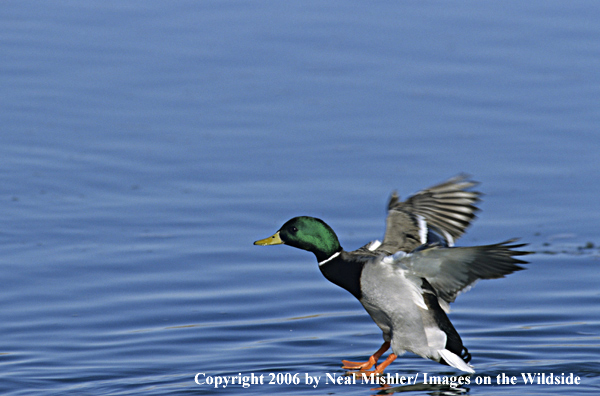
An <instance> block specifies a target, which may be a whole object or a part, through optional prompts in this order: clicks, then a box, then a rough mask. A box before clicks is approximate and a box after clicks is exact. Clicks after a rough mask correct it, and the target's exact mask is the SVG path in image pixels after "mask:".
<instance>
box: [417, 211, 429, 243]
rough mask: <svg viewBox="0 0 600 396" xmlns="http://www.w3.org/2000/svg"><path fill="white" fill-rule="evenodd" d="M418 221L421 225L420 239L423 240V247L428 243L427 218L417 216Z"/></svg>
mask: <svg viewBox="0 0 600 396" xmlns="http://www.w3.org/2000/svg"><path fill="white" fill-rule="evenodd" d="M417 221H418V223H419V238H420V239H421V245H422V244H424V243H426V242H427V222H426V221H425V217H423V216H421V215H417Z"/></svg>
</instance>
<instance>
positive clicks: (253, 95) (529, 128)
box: [0, 1, 600, 396]
mask: <svg viewBox="0 0 600 396" xmlns="http://www.w3.org/2000/svg"><path fill="white" fill-rule="evenodd" d="M598 12H600V4H599V3H597V2H594V1H577V2H569V3H564V2H558V1H529V2H485V3H473V2H442V1H433V2H420V1H405V2H375V3H364V2H354V1H348V2H341V3H324V2H316V1H308V2H297V3H294V2H276V1H255V2H240V1H203V2H195V1H175V2H159V1H144V2H128V1H103V2H78V1H55V2H29V1H5V2H3V3H2V7H1V8H0V53H1V54H2V56H1V57H0V91H1V94H0V128H1V129H0V158H1V159H2V160H1V162H0V186H1V188H0V224H1V227H0V306H1V307H2V309H1V310H0V393H1V394H3V395H11V396H15V395H31V394H35V395H134V394H135V395H139V394H144V395H146V394H148V395H180V394H268V393H285V394H311V395H312V394H324V393H326V394H332V393H334V394H356V395H370V394H374V393H377V392H379V391H373V390H371V388H373V386H369V385H364V384H356V385H335V384H331V383H329V384H326V383H325V382H324V381H325V380H326V375H327V374H330V375H336V376H340V375H343V374H344V370H342V369H341V359H350V360H362V359H366V358H367V356H369V355H370V354H371V353H373V352H374V351H375V350H376V349H377V348H378V346H379V345H380V342H381V334H380V331H379V329H378V328H377V327H376V326H375V325H374V324H373V323H372V321H371V319H370V318H369V317H368V315H367V314H366V313H365V312H364V311H363V309H362V307H361V306H360V304H359V303H358V302H357V301H355V300H354V299H353V297H352V296H350V295H349V294H348V293H347V292H345V291H344V290H341V289H339V288H337V287H336V286H334V285H332V284H330V283H328V282H327V281H326V280H325V279H324V278H323V277H322V275H321V274H320V273H319V271H318V269H317V264H316V263H315V261H314V258H313V257H312V255H310V254H308V253H306V252H303V251H300V250H296V249H291V248H289V247H284V246H278V247H269V248H261V247H256V246H253V245H252V242H253V241H254V240H256V239H259V238H264V237H266V236H269V235H271V234H272V233H273V232H274V231H276V230H277V229H278V227H279V226H280V225H281V224H282V223H283V222H284V221H286V220H287V219H289V218H290V217H293V216H296V215H300V214H306V215H312V216H317V217H320V218H323V219H324V220H325V221H327V222H328V223H329V224H330V225H331V226H332V227H333V228H334V229H335V230H336V231H337V233H338V236H339V238H340V240H341V242H342V245H343V246H344V247H345V248H346V249H354V248H357V247H359V246H362V245H363V244H364V243H366V242H368V241H370V240H372V239H376V238H381V236H382V233H383V228H384V218H385V205H386V203H387V199H388V197H389V194H390V193H391V191H392V190H394V189H397V190H398V192H399V193H400V194H401V196H403V197H406V196H407V195H408V194H410V193H414V192H416V191H418V190H419V189H421V188H425V187H428V186H430V185H432V184H434V183H437V182H440V181H442V180H445V179H446V178H448V177H451V176H453V175H455V174H457V173H460V172H468V173H470V174H472V175H473V177H474V178H475V179H476V180H479V181H481V182H482V184H481V185H480V186H479V189H480V190H481V191H483V192H484V193H485V194H486V195H485V196H484V201H483V202H482V204H481V208H482V212H481V213H480V214H479V219H478V220H477V221H476V223H475V224H474V225H473V227H471V228H470V229H469V232H468V233H467V234H466V235H465V237H464V238H463V239H461V240H460V241H459V244H460V245H474V244H483V243H493V242H499V241H502V240H505V239H507V238H511V237H521V240H522V241H523V242H526V243H529V244H530V245H529V247H528V249H529V250H532V251H535V252H536V254H534V255H531V256H529V259H530V261H531V263H530V264H529V265H528V266H527V267H528V269H527V270H526V271H521V272H519V273H516V274H513V275H510V276H509V277H508V278H506V279H500V280H494V281H482V282H480V283H478V284H477V285H476V286H475V287H474V288H473V289H472V290H471V291H470V292H469V293H465V294H463V295H461V296H460V297H459V298H458V300H457V302H456V303H455V304H454V305H453V312H452V314H451V315H450V318H451V320H452V321H453V323H454V325H455V327H456V328H457V329H458V331H459V332H460V334H461V336H462V338H463V341H464V342H465V345H466V346H467V347H468V348H469V351H470V352H471V353H472V355H473V361H472V363H473V365H474V366H475V368H476V370H477V373H476V374H475V375H474V376H471V379H472V383H471V384H470V385H469V386H466V387H465V386H463V391H468V392H469V393H470V394H474V395H477V394H481V395H483V394H485V395H503V394H506V395H509V394H510V395H513V394H528V395H546V394H561V395H562V394H571V395H575V394H581V395H596V394H597V393H598V391H599V390H600V379H599V375H600V363H599V362H598V356H599V355H598V352H599V348H600V317H599V310H598V306H599V303H600V292H599V289H598V284H600V267H599V265H600V261H599V258H600V232H599V231H598V224H599V223H600V211H599V210H598V196H599V195H600V183H599V180H600V160H599V159H598V157H599V154H600V133H598V130H597V129H598V125H600V110H599V108H598V103H600V73H598V70H599V69H600V56H599V55H598V54H600V25H599V24H598V23H597V18H596V16H597V15H598ZM388 371H389V372H390V373H393V374H395V373H399V374H402V375H415V374H418V375H419V380H420V381H419V382H422V379H423V374H424V373H428V374H429V375H437V376H452V375H457V374H459V373H458V372H456V371H453V370H451V369H449V368H448V367H446V366H441V365H439V364H437V363H435V362H431V361H427V360H423V359H421V358H419V357H416V356H414V355H411V354H406V355H405V356H403V357H401V358H399V359H398V360H397V361H396V362H394V363H393V364H392V365H391V366H390V368H389V369H388ZM198 373H204V374H205V376H211V377H219V376H221V377H222V376H232V375H234V376H235V375H238V373H241V374H242V376H246V375H251V374H255V375H256V376H260V375H264V379H265V384H263V385H252V386H250V387H248V388H243V387H242V386H239V385H234V386H228V387H227V388H223V387H220V388H218V389H215V388H214V387H213V386H210V385H207V384H204V385H198V384H196V383H195V382H194V377H195V376H196V374H198ZM270 373H273V374H274V376H275V379H277V377H276V374H277V373H279V374H280V377H279V378H281V379H285V378H288V379H289V378H293V376H294V375H295V374H299V378H301V379H302V382H301V383H300V384H297V385H277V384H271V385H269V384H267V383H266V382H268V380H270V379H271V377H270V376H269V374H270ZM502 373H504V374H505V375H507V376H509V377H511V376H516V377H518V383H517V384H516V385H496V386H493V385H477V384H475V383H474V382H475V378H476V377H477V376H479V377H480V378H482V379H485V378H489V379H491V380H492V381H493V384H495V381H496V376H497V375H500V374H502ZM521 373H544V374H546V375H548V374H550V373H554V375H560V374H561V373H565V375H568V374H570V373H573V374H574V375H575V376H579V377H580V382H581V383H580V385H537V384H534V385H525V384H524V383H523V380H522V378H521ZM286 374H287V377H286ZM307 374H308V375H311V376H321V377H322V379H321V382H320V384H319V385H318V387H317V388H313V387H311V386H309V385H307V384H305V383H304V378H305V375H307ZM388 392H411V394H441V393H444V392H451V390H450V389H448V387H440V386H437V385H424V384H422V383H420V384H418V386H412V387H411V386H404V387H399V388H394V389H392V390H388Z"/></svg>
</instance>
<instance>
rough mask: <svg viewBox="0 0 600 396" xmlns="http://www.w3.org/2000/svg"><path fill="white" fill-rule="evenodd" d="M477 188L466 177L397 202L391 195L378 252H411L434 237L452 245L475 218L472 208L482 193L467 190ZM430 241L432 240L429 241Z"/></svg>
mask: <svg viewBox="0 0 600 396" xmlns="http://www.w3.org/2000/svg"><path fill="white" fill-rule="evenodd" d="M475 185H477V183H476V182H474V181H472V180H469V178H468V176H466V175H459V176H456V177H453V178H451V179H449V180H447V181H445V182H443V183H441V184H437V185H435V186H433V187H430V188H428V189H426V190H423V191H420V192H418V193H416V194H415V195H413V196H411V197H409V198H408V199H407V200H406V201H404V202H402V201H400V198H399V197H398V195H397V194H396V193H395V192H394V193H393V195H392V197H391V198H390V202H389V204H388V216H387V220H386V230H385V237H384V239H383V243H382V244H381V245H380V246H379V247H378V248H377V250H378V251H380V252H381V253H388V254H393V253H396V252H398V251H404V252H410V251H412V250H414V249H415V248H417V247H418V246H420V245H422V244H424V243H426V242H427V241H428V234H430V235H431V232H434V233H435V234H437V235H438V236H439V237H440V238H441V241H442V242H444V243H445V244H447V245H449V246H452V245H454V241H455V240H456V239H458V238H459V237H460V236H461V235H462V234H463V233H464V232H465V230H466V228H467V227H468V226H469V225H470V224H471V222H472V221H473V219H475V212H477V211H478V210H479V209H478V208H477V207H476V206H475V204H477V202H479V200H480V198H479V197H480V196H481V193H480V192H477V191H470V190H469V189H470V188H471V187H473V186H475ZM430 242H431V241H430Z"/></svg>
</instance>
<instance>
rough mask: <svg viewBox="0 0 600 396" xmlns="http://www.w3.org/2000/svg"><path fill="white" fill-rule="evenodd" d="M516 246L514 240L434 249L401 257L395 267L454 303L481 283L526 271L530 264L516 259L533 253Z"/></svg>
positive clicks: (443, 298)
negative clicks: (399, 267) (483, 280)
mask: <svg viewBox="0 0 600 396" xmlns="http://www.w3.org/2000/svg"><path fill="white" fill-rule="evenodd" d="M513 242H515V240H514V239H511V240H508V241H506V242H502V243H497V244H494V245H485V246H472V247H452V248H446V247H440V246H434V247H431V248H425V249H422V250H417V251H415V252H413V253H410V254H408V255H401V256H398V258H397V259H396V260H395V263H396V264H397V265H401V266H403V267H406V268H408V269H409V270H410V271H411V272H413V273H414V274H415V275H417V276H420V277H423V278H425V279H427V281H428V282H429V284H431V286H432V287H433V288H434V289H435V291H436V293H437V295H438V297H439V298H441V299H442V300H444V301H445V302H447V303H451V302H454V300H455V299H456V296H457V295H458V294H459V293H460V292H461V291H463V290H464V289H466V288H468V287H469V286H471V285H472V284H473V283H475V282H476V281H478V280H479V279H496V278H503V277H504V276H505V275H508V274H511V273H513V272H515V271H520V270H522V269H524V268H523V267H521V266H520V265H519V264H526V263H527V261H523V260H520V259H518V258H516V256H523V255H527V254H530V253H531V252H526V251H521V250H515V249H518V248H521V247H523V246H526V244H513Z"/></svg>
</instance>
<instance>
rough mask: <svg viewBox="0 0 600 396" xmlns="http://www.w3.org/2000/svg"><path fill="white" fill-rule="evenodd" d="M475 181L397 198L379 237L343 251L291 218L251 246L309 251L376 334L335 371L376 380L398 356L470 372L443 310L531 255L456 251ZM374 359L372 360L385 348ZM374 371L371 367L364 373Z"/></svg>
mask: <svg viewBox="0 0 600 396" xmlns="http://www.w3.org/2000/svg"><path fill="white" fill-rule="evenodd" d="M477 184H478V183H477V182H474V181H473V180H470V178H469V177H468V176H467V175H458V176H455V177H453V178H450V179H448V180H446V181H445V182H442V183H439V184H437V185H434V186H432V187H430V188H427V189H425V190H422V191H419V192H417V193H416V194H414V195H412V196H409V197H408V198H407V199H406V200H405V201H401V200H400V198H399V196H398V195H397V193H396V192H393V193H392V195H391V197H390V199H389V201H388V207H387V210H388V213H387V218H386V228H385V234H384V237H383V240H382V241H378V240H375V241H372V242H369V243H367V244H366V245H364V246H362V247H360V248H358V249H356V250H354V251H346V250H344V249H343V248H342V247H341V245H340V242H339V239H338V237H337V235H336V233H335V232H334V231H333V229H332V228H331V227H330V226H329V225H328V224H327V223H325V222H324V221H323V220H321V219H318V218H315V217H311V216H298V217H294V218H292V219H290V220H288V221H287V222H285V223H284V224H283V225H282V226H281V227H280V228H279V230H278V231H277V232H276V233H275V234H273V235H272V236H270V237H267V238H264V239H260V240H257V241H255V242H254V244H255V245H259V246H268V245H279V244H284V245H288V246H291V247H295V248H298V249H302V250H306V251H309V252H311V253H313V254H314V255H315V257H316V260H317V263H318V265H319V269H320V271H321V273H322V274H323V276H324V277H325V278H326V279H327V280H329V281H330V282H331V283H333V284H335V285H337V286H339V287H341V288H343V289H345V290H347V291H348V292H350V294H352V295H353V296H354V297H355V298H357V299H358V301H359V302H360V303H361V304H362V306H363V307H364V309H365V310H366V311H367V313H368V314H369V315H370V317H371V318H372V319H373V321H374V322H375V324H376V325H377V326H378V327H379V328H380V329H381V331H382V333H383V344H382V345H381V347H380V348H379V349H378V350H377V351H376V352H375V353H374V354H372V355H371V356H370V357H369V359H368V360H367V361H365V362H354V361H349V360H342V368H343V369H347V370H351V371H355V370H358V371H359V372H363V373H367V374H376V375H380V374H382V373H383V372H384V370H385V369H386V368H387V367H388V366H389V365H390V364H391V363H392V362H393V361H394V360H396V358H397V357H398V356H401V355H403V354H404V353H405V352H406V351H409V352H412V353H414V354H416V355H419V356H421V357H423V358H426V359H431V360H433V361H436V362H438V363H441V364H444V365H448V366H451V367H454V368H456V369H458V370H461V371H464V372H467V373H474V372H475V370H474V368H473V366H472V365H471V364H469V362H470V361H471V354H470V353H469V351H468V349H467V348H466V347H465V346H464V345H463V341H462V339H461V337H460V335H459V334H458V332H457V330H456V329H455V327H454V326H453V325H452V323H451V322H450V319H449V318H448V315H447V313H449V311H450V308H449V306H450V304H451V303H453V302H454V301H455V299H456V297H457V296H458V294H459V293H461V292H464V291H467V290H468V289H469V288H470V287H471V286H472V285H473V284H474V283H475V282H477V281H478V280H480V279H497V278H503V277H505V276H506V275H509V274H511V273H513V272H515V271H520V270H522V269H524V267H522V266H521V265H522V264H526V263H527V262H526V261H524V260H521V259H520V258H518V257H519V256H523V255H527V254H530V253H531V252H527V251H523V250H518V249H520V248H522V247H524V246H526V244H523V243H516V241H517V240H516V239H509V240H506V241H504V242H500V243H495V244H490V245H482V246H469V247H457V246H455V245H454V244H455V241H456V239H458V238H460V237H461V236H462V235H463V234H464V233H465V231H466V229H467V228H468V227H469V225H470V224H471V223H472V221H473V220H474V219H475V218H476V212H477V211H478V210H479V209H478V208H477V206H476V205H477V203H478V202H479V201H480V199H481V198H480V197H481V195H482V194H481V193H480V192H478V191H473V190H472V188H473V187H474V186H476V185H477ZM390 348H391V349H392V353H390V354H389V355H388V357H387V358H386V359H385V360H384V361H383V362H382V363H379V364H378V362H379V359H380V358H381V357H382V356H383V355H384V354H385V353H386V352H387V351H388V350H389V349H390ZM372 368H374V369H373V370H371V369H372Z"/></svg>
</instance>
